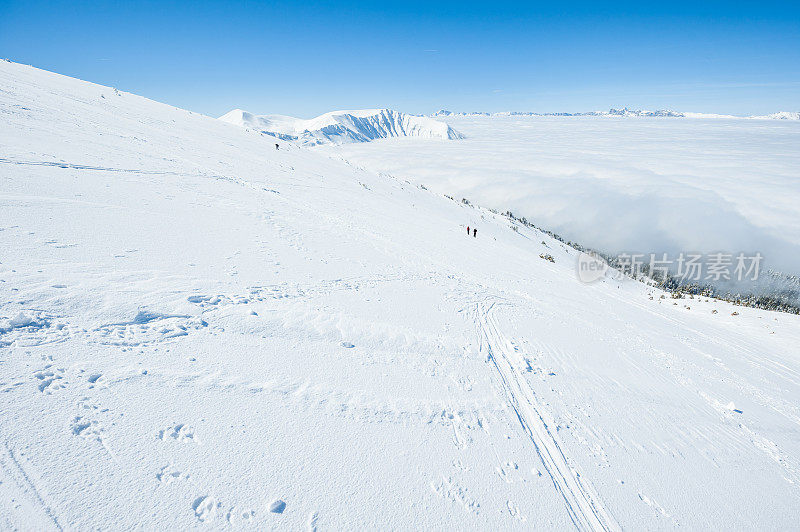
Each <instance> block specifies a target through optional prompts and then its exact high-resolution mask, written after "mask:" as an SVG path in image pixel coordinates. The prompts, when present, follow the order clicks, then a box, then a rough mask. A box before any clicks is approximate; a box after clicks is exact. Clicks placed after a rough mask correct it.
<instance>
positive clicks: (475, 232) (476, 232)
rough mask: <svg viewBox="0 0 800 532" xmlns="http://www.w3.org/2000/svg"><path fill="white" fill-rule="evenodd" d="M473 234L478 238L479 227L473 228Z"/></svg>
mask: <svg viewBox="0 0 800 532" xmlns="http://www.w3.org/2000/svg"><path fill="white" fill-rule="evenodd" d="M472 236H474V237H475V238H478V230H477V229H473V230H472Z"/></svg>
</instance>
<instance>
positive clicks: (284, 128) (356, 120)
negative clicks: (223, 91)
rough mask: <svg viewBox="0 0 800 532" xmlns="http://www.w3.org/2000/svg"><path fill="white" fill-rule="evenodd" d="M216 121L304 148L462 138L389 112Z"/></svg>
mask: <svg viewBox="0 0 800 532" xmlns="http://www.w3.org/2000/svg"><path fill="white" fill-rule="evenodd" d="M220 120H223V121H225V122H230V123H232V124H236V125H238V126H242V127H247V128H250V129H254V130H256V131H260V132H263V133H268V134H270V135H274V136H275V137H278V138H280V139H283V140H298V141H300V142H302V143H304V144H327V143H331V144H343V143H348V142H369V141H371V140H376V139H385V138H389V137H421V138H436V139H445V140H455V139H460V138H462V135H461V134H460V133H458V132H457V131H456V130H454V129H453V128H451V127H450V126H448V125H447V124H445V123H444V122H440V121H438V120H433V119H431V118H428V117H424V116H415V115H408V114H404V113H399V112H397V111H393V110H391V109H366V110H358V111H334V112H332V113H326V114H324V115H320V116H318V117H316V118H312V119H310V120H303V119H301V118H294V117H291V116H282V115H265V116H256V115H253V114H251V113H248V112H246V111H242V110H241V109H234V110H233V111H231V112H229V113H227V114H225V115H223V116H221V117H220Z"/></svg>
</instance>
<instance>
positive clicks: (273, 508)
mask: <svg viewBox="0 0 800 532" xmlns="http://www.w3.org/2000/svg"><path fill="white" fill-rule="evenodd" d="M285 509H286V503H285V502H283V501H282V500H280V499H278V500H276V501H272V503H271V504H270V505H269V511H270V512H272V513H274V514H282V513H283V511H284V510H285Z"/></svg>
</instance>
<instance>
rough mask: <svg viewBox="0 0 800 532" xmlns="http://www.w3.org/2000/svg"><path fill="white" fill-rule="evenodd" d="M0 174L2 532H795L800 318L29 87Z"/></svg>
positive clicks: (175, 120) (27, 80)
mask: <svg viewBox="0 0 800 532" xmlns="http://www.w3.org/2000/svg"><path fill="white" fill-rule="evenodd" d="M0 151H1V152H2V153H1V155H0V249H1V250H3V251H2V253H0V346H2V347H0V391H1V392H2V393H0V427H1V428H2V430H0V444H1V445H0V528H3V529H14V528H20V529H34V530H48V529H67V530H86V529H129V528H140V529H148V530H163V529H167V528H169V529H190V528H203V527H208V528H215V529H216V528H251V529H256V530H264V529H268V528H272V529H291V530H296V529H301V528H307V529H316V528H319V529H324V528H328V529H441V528H454V529H492V530H495V529H520V530H522V529H530V528H540V529H543V528H544V529H574V528H577V529H581V530H616V529H618V528H620V527H623V528H628V529H666V528H674V527H682V528H686V529H697V528H716V529H731V528H762V529H786V528H791V527H794V526H795V525H796V523H797V522H798V520H800V438H799V437H798V434H799V433H798V431H799V430H800V429H798V424H799V420H800V405H798V401H797V398H798V396H800V379H798V375H800V360H798V358H800V357H799V356H798V351H797V346H798V345H800V323H799V322H798V317H797V316H793V315H787V314H776V313H770V312H765V311H758V310H754V309H749V308H735V307H731V306H729V305H727V304H723V303H719V302H715V301H706V300H700V299H693V300H688V299H687V300H676V301H672V300H669V299H662V298H661V295H662V294H661V293H660V292H658V291H655V290H652V289H650V288H648V287H646V286H645V285H643V284H641V283H638V282H635V281H624V282H618V281H615V280H613V279H611V278H604V279H603V280H600V281H598V282H596V283H593V284H583V283H581V282H579V281H578V280H577V279H576V276H575V273H574V269H575V261H576V253H575V251H574V250H572V249H571V248H567V247H565V246H564V245H563V244H561V243H560V242H557V241H555V240H553V239H551V238H549V237H548V236H546V235H544V234H542V233H540V232H538V231H536V230H532V229H529V228H527V227H524V226H521V227H517V226H515V225H514V223H513V222H512V221H511V220H509V219H508V218H505V217H503V216H499V215H496V214H494V213H492V212H490V211H487V210H483V209H480V208H476V207H473V206H470V205H467V204H463V203H461V202H456V201H451V200H449V199H447V198H444V197H442V196H439V195H437V194H434V193H433V192H430V191H428V190H424V189H422V188H419V187H416V186H413V185H410V184H409V183H407V182H405V181H401V180H398V179H394V178H391V177H388V176H381V175H377V174H373V173H369V172H367V171H363V170H359V169H357V168H355V167H353V166H350V165H348V164H346V163H342V162H337V161H336V160H332V159H330V158H329V157H326V156H325V155H324V154H321V153H318V152H316V151H314V150H309V149H305V148H301V147H298V146H296V145H294V144H291V143H288V144H284V143H282V144H281V149H280V150H275V148H274V138H273V137H270V136H265V135H262V134H260V133H258V132H255V131H247V130H244V129H242V128H240V127H236V126H232V125H230V124H226V123H223V122H221V121H219V120H216V119H213V118H208V117H204V116H200V115H197V114H193V113H190V112H187V111H183V110H180V109H176V108H173V107H169V106H167V105H163V104H159V103H156V102H153V101H150V100H147V99H144V98H140V97H137V96H134V95H132V94H128V93H125V92H117V91H115V90H114V89H111V88H108V87H102V86H98V85H93V84H90V83H85V82H82V81H78V80H75V79H70V78H66V77H63V76H58V75H55V74H51V73H48V72H44V71H41V70H37V69H34V68H31V67H27V66H22V65H17V64H13V63H0ZM465 226H470V227H471V228H477V229H478V233H477V237H474V236H468V235H467V234H466V227H465ZM512 226H513V227H515V229H514V228H512ZM548 255H550V256H552V259H553V261H554V262H551V261H550V260H545V259H543V258H542V256H544V257H547V256H548ZM714 311H716V313H714ZM734 312H736V314H735V315H734Z"/></svg>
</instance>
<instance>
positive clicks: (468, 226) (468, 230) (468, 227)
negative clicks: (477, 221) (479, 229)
mask: <svg viewBox="0 0 800 532" xmlns="http://www.w3.org/2000/svg"><path fill="white" fill-rule="evenodd" d="M467 236H469V226H467Z"/></svg>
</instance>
